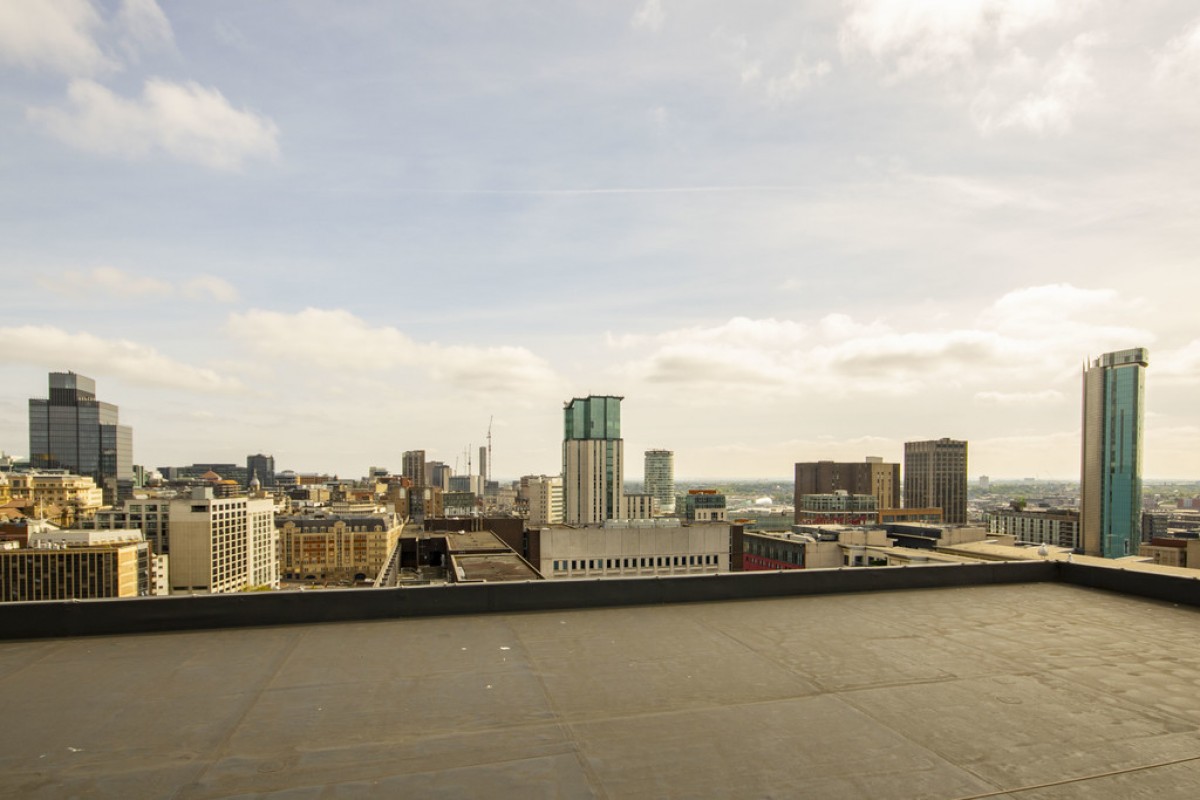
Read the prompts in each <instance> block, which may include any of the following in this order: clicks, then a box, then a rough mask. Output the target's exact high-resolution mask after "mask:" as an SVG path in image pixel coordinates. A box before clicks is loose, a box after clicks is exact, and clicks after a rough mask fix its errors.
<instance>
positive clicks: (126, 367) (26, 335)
mask: <svg viewBox="0 0 1200 800" xmlns="http://www.w3.org/2000/svg"><path fill="white" fill-rule="evenodd" d="M0 363H8V364H32V365H35V366H39V367H44V366H46V365H47V364H60V365H63V368H70V369H77V370H79V371H80V372H84V373H87V374H89V375H93V376H102V375H112V376H116V377H120V378H124V379H126V380H128V381H130V382H132V383H138V384H142V385H144V386H163V387H167V388H171V389H183V390H185V391H190V392H231V391H237V390H240V389H241V384H240V382H239V381H237V380H236V379H234V378H227V377H224V376H222V375H220V374H218V373H217V372H214V371H213V370H211V369H205V368H201V367H194V366H191V365H190V364H184V363H181V362H179V361H175V360H174V359H172V358H169V357H167V356H164V355H162V354H161V353H159V352H158V351H157V350H155V349H154V348H153V347H149V346H147V345H144V344H141V343H138V342H131V341H128V340H126V339H101V338H100V337H98V336H93V335H92V334H90V333H82V332H81V333H68V332H67V331H64V330H63V329H62V328H56V327H53V326H50V325H41V326H39V325H23V326H19V327H7V328H0Z"/></svg>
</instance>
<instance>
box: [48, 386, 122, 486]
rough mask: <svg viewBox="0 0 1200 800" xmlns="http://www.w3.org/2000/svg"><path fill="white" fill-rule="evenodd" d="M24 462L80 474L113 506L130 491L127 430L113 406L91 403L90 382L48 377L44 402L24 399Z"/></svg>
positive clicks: (93, 395) (93, 389) (93, 388)
mask: <svg viewBox="0 0 1200 800" xmlns="http://www.w3.org/2000/svg"><path fill="white" fill-rule="evenodd" d="M29 463H30V466H31V467H33V468H34V469H65V470H68V471H70V472H74V473H76V474H78V475H86V476H88V477H89V478H92V479H93V480H95V481H96V484H97V485H98V486H100V488H101V489H103V490H104V499H105V502H107V503H115V502H116V500H117V498H118V496H121V495H123V494H125V493H127V492H128V493H132V490H133V430H132V429H131V428H130V427H129V426H127V425H121V424H120V422H119V419H118V409H117V407H116V406H115V405H113V404H112V403H104V402H101V401H99V400H97V399H96V382H95V381H94V380H92V379H91V378H87V377H84V376H83V375H76V374H75V373H74V372H51V373H50V397H49V398H48V399H45V400H42V399H37V398H31V399H30V400H29Z"/></svg>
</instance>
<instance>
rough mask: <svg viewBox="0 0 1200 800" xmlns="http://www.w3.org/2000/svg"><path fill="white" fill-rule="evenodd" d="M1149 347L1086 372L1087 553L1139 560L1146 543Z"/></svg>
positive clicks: (1083, 482) (1082, 491) (1083, 473)
mask: <svg viewBox="0 0 1200 800" xmlns="http://www.w3.org/2000/svg"><path fill="white" fill-rule="evenodd" d="M1149 364H1150V361H1149V356H1148V354H1147V352H1146V349H1145V348H1142V347H1137V348H1133V349H1130V350H1119V351H1117V352H1114V353H1105V354H1104V355H1102V356H1100V358H1097V359H1095V360H1094V361H1093V362H1092V363H1091V364H1090V365H1089V366H1087V367H1085V368H1084V371H1083V448H1082V449H1083V456H1082V464H1081V469H1080V481H1079V508H1080V519H1079V523H1080V531H1081V534H1082V540H1083V552H1084V553H1085V554H1086V555H1091V556H1102V557H1104V558H1121V557H1123V556H1129V555H1137V552H1138V546H1139V544H1140V543H1141V515H1142V429H1143V419H1144V417H1145V409H1144V405H1145V401H1144V396H1145V386H1146V367H1148V366H1149Z"/></svg>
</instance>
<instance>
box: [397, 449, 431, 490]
mask: <svg viewBox="0 0 1200 800" xmlns="http://www.w3.org/2000/svg"><path fill="white" fill-rule="evenodd" d="M403 460H404V464H403V467H404V477H406V478H408V479H409V480H410V481H412V482H413V486H428V485H429V484H428V483H427V479H426V477H425V451H424V450H406V451H405V452H404V459H403Z"/></svg>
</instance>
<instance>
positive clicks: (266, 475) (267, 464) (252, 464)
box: [246, 453, 275, 489]
mask: <svg viewBox="0 0 1200 800" xmlns="http://www.w3.org/2000/svg"><path fill="white" fill-rule="evenodd" d="M255 478H258V482H259V484H260V485H261V486H262V487H263V488H264V489H273V488H274V487H275V456H265V455H263V454H262V453H259V454H257V455H253V456H246V485H247V486H249V485H250V481H252V480H254V479H255Z"/></svg>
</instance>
